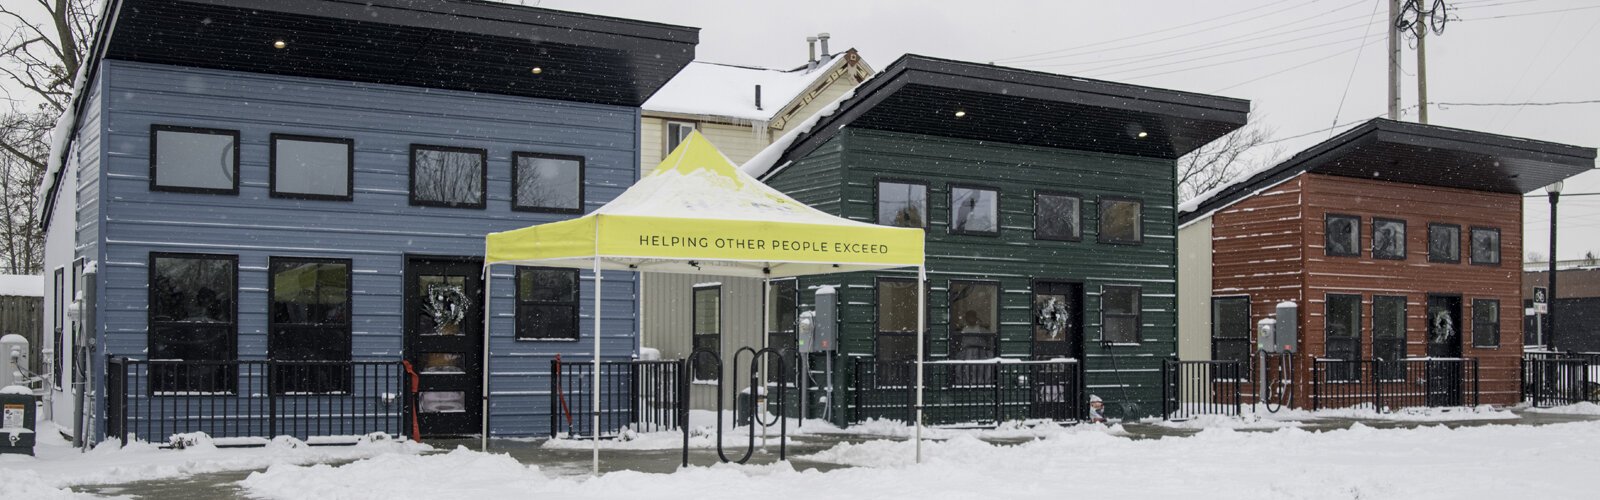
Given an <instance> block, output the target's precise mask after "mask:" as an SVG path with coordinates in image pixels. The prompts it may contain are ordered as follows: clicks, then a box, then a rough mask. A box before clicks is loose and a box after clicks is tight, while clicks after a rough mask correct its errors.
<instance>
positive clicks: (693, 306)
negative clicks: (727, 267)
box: [689, 283, 726, 383]
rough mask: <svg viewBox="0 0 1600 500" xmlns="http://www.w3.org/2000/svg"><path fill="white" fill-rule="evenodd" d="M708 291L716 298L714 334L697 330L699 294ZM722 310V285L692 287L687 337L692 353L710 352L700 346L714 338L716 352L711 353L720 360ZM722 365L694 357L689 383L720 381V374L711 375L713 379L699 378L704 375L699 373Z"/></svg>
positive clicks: (704, 358) (701, 357) (700, 357)
mask: <svg viewBox="0 0 1600 500" xmlns="http://www.w3.org/2000/svg"><path fill="white" fill-rule="evenodd" d="M708 291H710V292H715V293H716V296H717V322H716V326H717V332H716V333H701V332H700V330H699V327H700V325H699V322H700V294H701V293H702V292H708ZM722 310H723V307H722V284H721V283H717V284H710V285H695V286H694V288H693V289H692V292H691V293H690V294H689V337H690V344H689V345H690V347H692V352H698V351H700V350H702V349H704V350H707V351H711V350H710V349H709V348H704V347H702V345H706V344H707V343H706V342H705V339H706V338H714V339H715V340H716V350H715V351H711V352H713V353H715V354H716V355H717V358H718V359H721V358H722V320H723V319H724V318H723V316H722ZM722 364H726V363H722ZM722 364H716V365H714V364H711V363H710V361H708V358H706V357H704V356H695V362H694V366H691V367H690V368H689V378H690V380H691V381H693V382H697V383H705V382H716V381H718V380H720V379H721V378H722V374H721V373H715V374H713V375H714V376H713V377H704V378H703V377H701V375H704V374H703V373H701V371H702V370H706V371H713V370H715V369H717V368H720V367H721V365H722Z"/></svg>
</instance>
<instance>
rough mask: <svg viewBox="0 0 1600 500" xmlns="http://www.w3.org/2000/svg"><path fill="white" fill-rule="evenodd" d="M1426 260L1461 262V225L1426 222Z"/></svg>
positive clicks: (1449, 262) (1448, 262)
mask: <svg viewBox="0 0 1600 500" xmlns="http://www.w3.org/2000/svg"><path fill="white" fill-rule="evenodd" d="M1428 262H1444V263H1447V264H1456V263H1459V262H1461V226H1457V225H1455V224H1428Z"/></svg>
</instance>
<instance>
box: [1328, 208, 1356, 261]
mask: <svg viewBox="0 0 1600 500" xmlns="http://www.w3.org/2000/svg"><path fill="white" fill-rule="evenodd" d="M1322 228H1323V234H1322V240H1323V247H1322V251H1323V253H1324V254H1326V255H1330V256H1335V257H1360V256H1361V218H1360V217H1356V216H1353V215H1338V214H1328V215H1327V216H1325V217H1324V218H1323V220H1322Z"/></svg>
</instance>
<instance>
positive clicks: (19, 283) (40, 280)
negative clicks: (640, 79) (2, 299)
mask: <svg viewBox="0 0 1600 500" xmlns="http://www.w3.org/2000/svg"><path fill="white" fill-rule="evenodd" d="M0 296H14V297H43V296H44V277H42V276H36V275H31V274H23V275H17V274H0Z"/></svg>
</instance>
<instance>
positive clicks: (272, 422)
mask: <svg viewBox="0 0 1600 500" xmlns="http://www.w3.org/2000/svg"><path fill="white" fill-rule="evenodd" d="M272 365H273V362H272V360H270V359H269V360H267V361H266V364H264V365H262V368H264V369H265V370H266V373H264V374H263V375H262V378H263V379H265V380H266V381H267V387H266V389H267V391H266V392H267V439H272V438H276V437H278V398H277V395H276V394H277V392H278V391H277V387H276V386H274V385H273V383H272V382H273V380H272V372H274V371H276V370H273V368H274V367H273V366H272ZM234 369H238V368H237V367H235V368H234Z"/></svg>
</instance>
